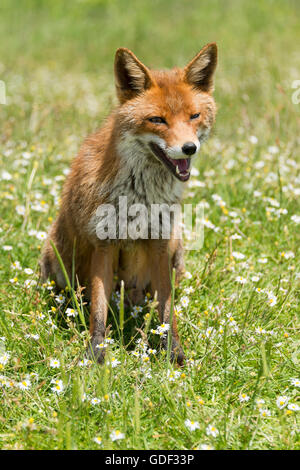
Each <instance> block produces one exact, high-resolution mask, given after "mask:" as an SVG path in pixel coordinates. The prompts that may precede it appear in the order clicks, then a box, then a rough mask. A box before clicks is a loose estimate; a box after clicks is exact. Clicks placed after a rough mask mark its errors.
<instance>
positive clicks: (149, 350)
mask: <svg viewBox="0 0 300 470" xmlns="http://www.w3.org/2000/svg"><path fill="white" fill-rule="evenodd" d="M156 352H157V351H156V349H151V348H150V349H148V354H156Z"/></svg>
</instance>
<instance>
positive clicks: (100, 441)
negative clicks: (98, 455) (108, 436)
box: [94, 436, 102, 445]
mask: <svg viewBox="0 0 300 470" xmlns="http://www.w3.org/2000/svg"><path fill="white" fill-rule="evenodd" d="M94 441H95V442H96V444H99V445H101V444H102V437H100V436H96V437H94Z"/></svg>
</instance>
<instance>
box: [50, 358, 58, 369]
mask: <svg viewBox="0 0 300 470" xmlns="http://www.w3.org/2000/svg"><path fill="white" fill-rule="evenodd" d="M50 367H53V369H58V368H59V367H60V362H59V360H58V359H55V358H53V359H50Z"/></svg>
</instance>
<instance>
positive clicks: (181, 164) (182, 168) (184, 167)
mask: <svg viewBox="0 0 300 470" xmlns="http://www.w3.org/2000/svg"><path fill="white" fill-rule="evenodd" d="M172 163H173V164H174V165H175V166H177V167H178V170H179V173H185V172H186V171H188V169H189V166H190V165H189V163H190V162H189V159H188V158H179V159H178V160H173V159H172Z"/></svg>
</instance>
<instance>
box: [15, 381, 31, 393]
mask: <svg viewBox="0 0 300 470" xmlns="http://www.w3.org/2000/svg"><path fill="white" fill-rule="evenodd" d="M18 387H19V388H20V389H21V390H28V389H29V388H30V387H31V382H30V380H28V379H27V380H23V381H22V382H19V383H18Z"/></svg>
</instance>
